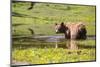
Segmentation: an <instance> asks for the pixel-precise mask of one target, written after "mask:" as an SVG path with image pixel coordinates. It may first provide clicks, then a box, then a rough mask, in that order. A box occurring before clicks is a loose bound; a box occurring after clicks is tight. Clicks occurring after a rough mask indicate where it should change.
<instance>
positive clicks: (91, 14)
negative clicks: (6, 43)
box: [12, 2, 96, 35]
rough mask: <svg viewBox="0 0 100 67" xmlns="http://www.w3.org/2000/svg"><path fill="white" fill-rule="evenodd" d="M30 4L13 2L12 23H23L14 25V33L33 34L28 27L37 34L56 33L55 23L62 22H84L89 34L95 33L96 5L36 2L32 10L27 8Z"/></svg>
mask: <svg viewBox="0 0 100 67" xmlns="http://www.w3.org/2000/svg"><path fill="white" fill-rule="evenodd" d="M15 5H16V6H15ZM29 5H30V3H21V2H19V3H14V4H12V12H13V13H14V14H15V15H13V16H12V24H23V25H19V26H13V30H16V32H15V31H12V33H13V35H31V33H30V31H29V30H28V28H32V29H33V30H34V32H35V34H36V35H37V34H42V35H54V34H55V30H54V24H55V23H61V22H65V23H67V22H75V23H77V22H84V23H85V24H86V27H87V31H88V32H87V34H88V35H95V20H96V19H95V6H80V5H64V4H61V5H59V4H44V3H36V4H35V5H34V8H33V9H32V10H27V8H28V7H29ZM47 5H49V6H47ZM47 29H48V30H47Z"/></svg>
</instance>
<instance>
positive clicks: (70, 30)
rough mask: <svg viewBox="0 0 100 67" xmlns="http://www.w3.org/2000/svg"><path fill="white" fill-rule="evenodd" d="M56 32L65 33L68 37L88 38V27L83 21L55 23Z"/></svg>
mask: <svg viewBox="0 0 100 67" xmlns="http://www.w3.org/2000/svg"><path fill="white" fill-rule="evenodd" d="M55 30H56V33H64V34H65V38H66V39H86V33H87V30H86V27H85V25H84V24H83V23H76V24H75V23H72V24H64V23H63V22H62V23H61V24H57V23H56V24H55Z"/></svg>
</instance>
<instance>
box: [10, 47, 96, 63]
mask: <svg viewBox="0 0 100 67" xmlns="http://www.w3.org/2000/svg"><path fill="white" fill-rule="evenodd" d="M80 51H81V52H80ZM69 52H70V54H69ZM78 52H80V54H78ZM12 54H13V55H12V57H13V59H14V60H16V61H26V62H29V63H31V64H46V63H62V62H79V61H87V60H88V61H93V60H95V50H94V49H83V50H67V49H62V48H57V49H54V48H45V49H41V48H39V49H37V48H30V49H25V50H22V49H20V50H17V49H16V50H14V51H13V53H12Z"/></svg>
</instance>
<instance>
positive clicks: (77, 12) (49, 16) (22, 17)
mask: <svg viewBox="0 0 100 67" xmlns="http://www.w3.org/2000/svg"><path fill="white" fill-rule="evenodd" d="M29 6H30V3H28V2H16V3H12V40H13V43H12V63H13V61H14V60H16V63H17V62H28V63H30V64H45V63H63V62H80V61H94V60H96V59H95V58H96V56H95V55H96V54H95V49H96V43H95V39H87V40H78V41H76V43H74V46H75V45H76V47H78V49H69V48H68V47H71V45H70V44H72V43H71V41H69V40H59V41H54V42H46V41H47V39H42V40H41V39H36V38H34V36H45V35H46V36H55V35H59V36H60V35H61V34H55V30H54V24H55V23H61V22H65V23H72V22H74V23H77V22H84V23H85V24H86V28H87V35H94V36H95V35H96V33H95V28H96V26H95V25H96V23H95V20H96V19H95V6H83V5H70V4H50V3H35V5H34V8H33V9H31V10H27V8H28V7H29ZM20 36H22V37H26V38H24V39H21V38H19V39H16V38H17V37H20ZM27 37H31V38H27ZM69 45H70V46H69ZM16 63H15V64H16Z"/></svg>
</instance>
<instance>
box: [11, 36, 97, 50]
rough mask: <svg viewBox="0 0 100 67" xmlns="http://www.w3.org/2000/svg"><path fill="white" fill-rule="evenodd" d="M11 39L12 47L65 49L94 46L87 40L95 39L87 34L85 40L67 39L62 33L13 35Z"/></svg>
mask: <svg viewBox="0 0 100 67" xmlns="http://www.w3.org/2000/svg"><path fill="white" fill-rule="evenodd" d="M12 40H13V44H14V45H13V47H15V48H20V49H26V48H66V49H81V48H95V44H94V46H91V45H89V44H90V43H88V42H87V41H88V40H91V41H95V36H88V37H87V39H86V40H81V41H82V42H83V43H80V41H79V40H68V39H65V38H64V36H62V35H60V36H59V35H55V36H31V37H15V38H13V39H12Z"/></svg>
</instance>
